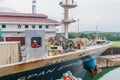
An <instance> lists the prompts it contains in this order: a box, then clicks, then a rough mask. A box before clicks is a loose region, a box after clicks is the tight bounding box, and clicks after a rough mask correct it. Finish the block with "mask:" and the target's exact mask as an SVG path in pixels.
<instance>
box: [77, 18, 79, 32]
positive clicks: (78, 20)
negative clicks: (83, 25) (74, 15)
mask: <svg viewBox="0 0 120 80" xmlns="http://www.w3.org/2000/svg"><path fill="white" fill-rule="evenodd" d="M77 21H78V33H79V21H80V20H79V19H77Z"/></svg>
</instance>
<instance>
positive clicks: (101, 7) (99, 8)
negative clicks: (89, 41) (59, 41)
mask: <svg viewBox="0 0 120 80" xmlns="http://www.w3.org/2000/svg"><path fill="white" fill-rule="evenodd" d="M36 1H37V13H43V14H46V15H48V16H49V17H50V18H52V19H57V20H58V21H60V20H61V19H62V17H63V9H62V8H61V7H60V6H59V2H60V1H61V0H36ZM75 1H77V3H78V7H77V8H74V9H72V10H70V17H73V18H74V19H76V20H77V19H80V24H79V25H80V26H79V27H80V31H95V30H96V25H97V26H98V30H99V31H110V32H111V31H112V32H115V31H116V32H120V0H75ZM31 5H32V0H0V10H1V11H4V10H5V11H17V12H22V13H31ZM77 26H78V23H77V22H76V23H74V24H71V25H70V28H69V31H77Z"/></svg>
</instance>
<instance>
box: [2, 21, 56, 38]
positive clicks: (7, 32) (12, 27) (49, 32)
mask: <svg viewBox="0 0 120 80" xmlns="http://www.w3.org/2000/svg"><path fill="white" fill-rule="evenodd" d="M19 24H20V23H18V24H15V23H11V24H10V23H9V24H5V25H6V28H2V23H0V28H1V29H2V31H3V36H4V37H24V35H25V34H24V31H25V30H45V31H46V39H48V38H49V37H54V36H55V32H56V28H55V26H54V24H46V25H49V28H46V25H45V24H35V23H34V24H32V23H30V24H22V23H21V24H20V25H21V28H18V25H19ZM25 25H28V26H29V27H28V28H25ZM32 25H35V28H32ZM39 25H42V28H39Z"/></svg>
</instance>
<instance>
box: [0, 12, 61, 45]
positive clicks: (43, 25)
mask: <svg viewBox="0 0 120 80" xmlns="http://www.w3.org/2000/svg"><path fill="white" fill-rule="evenodd" d="M58 25H60V23H59V22H58V21H55V20H52V19H49V18H48V16H46V15H44V14H27V13H10V12H9V13H8V12H0V29H1V30H2V32H3V34H2V36H3V37H4V40H5V41H14V40H15V41H16V40H17V41H18V40H20V41H21V42H22V44H24V39H25V38H24V36H25V33H24V32H25V30H45V31H46V36H45V37H46V39H48V38H49V37H54V36H55V32H56V26H58Z"/></svg>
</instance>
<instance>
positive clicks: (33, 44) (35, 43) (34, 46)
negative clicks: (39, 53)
mask: <svg viewBox="0 0 120 80" xmlns="http://www.w3.org/2000/svg"><path fill="white" fill-rule="evenodd" d="M38 47H40V45H39V44H38V43H37V41H36V40H34V41H33V43H32V48H38Z"/></svg>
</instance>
